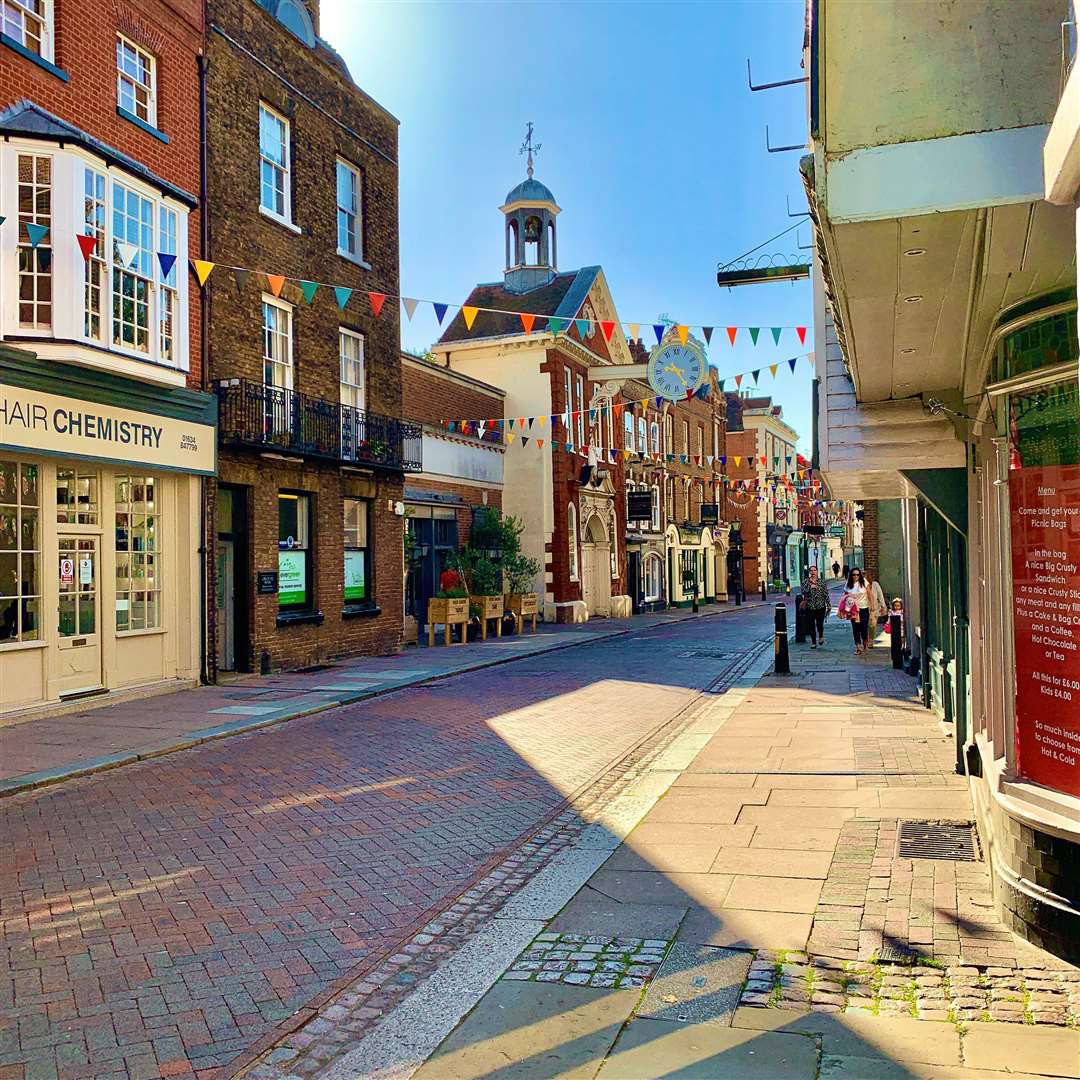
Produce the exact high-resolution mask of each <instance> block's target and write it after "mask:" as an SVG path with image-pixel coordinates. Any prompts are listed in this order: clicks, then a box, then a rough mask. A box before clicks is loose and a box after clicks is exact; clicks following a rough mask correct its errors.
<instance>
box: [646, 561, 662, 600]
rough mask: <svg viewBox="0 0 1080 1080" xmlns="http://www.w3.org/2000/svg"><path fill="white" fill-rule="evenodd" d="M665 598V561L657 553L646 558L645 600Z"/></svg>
mask: <svg viewBox="0 0 1080 1080" xmlns="http://www.w3.org/2000/svg"><path fill="white" fill-rule="evenodd" d="M663 597H664V560H663V559H662V558H660V556H659V555H657V554H656V552H655V551H653V552H650V553H649V554H648V555H646V556H645V599H646V600H662V599H663Z"/></svg>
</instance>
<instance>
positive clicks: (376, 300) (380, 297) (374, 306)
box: [367, 292, 386, 319]
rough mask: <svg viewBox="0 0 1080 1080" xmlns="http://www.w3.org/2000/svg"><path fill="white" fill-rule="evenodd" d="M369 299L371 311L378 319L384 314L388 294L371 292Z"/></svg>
mask: <svg viewBox="0 0 1080 1080" xmlns="http://www.w3.org/2000/svg"><path fill="white" fill-rule="evenodd" d="M367 295H368V299H369V300H370V301H371V310H372V311H373V312H374V313H375V318H376V319H377V318H378V317H379V316H380V315H381V314H382V306H383V304H385V303H386V293H381V292H369V293H368V294H367Z"/></svg>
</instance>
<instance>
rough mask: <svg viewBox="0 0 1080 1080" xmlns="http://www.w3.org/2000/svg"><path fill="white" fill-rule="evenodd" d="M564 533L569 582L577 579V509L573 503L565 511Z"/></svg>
mask: <svg viewBox="0 0 1080 1080" xmlns="http://www.w3.org/2000/svg"><path fill="white" fill-rule="evenodd" d="M566 531H567V543H568V553H569V565H570V580H571V581H577V579H578V532H577V507H575V506H574V504H573V503H570V505H569V506H568V507H567V509H566Z"/></svg>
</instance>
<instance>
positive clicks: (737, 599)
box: [735, 585, 742, 607]
mask: <svg viewBox="0 0 1080 1080" xmlns="http://www.w3.org/2000/svg"><path fill="white" fill-rule="evenodd" d="M735 606H736V607H742V589H741V588H739V586H738V585H736V586H735Z"/></svg>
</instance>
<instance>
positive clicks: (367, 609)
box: [341, 604, 382, 619]
mask: <svg viewBox="0 0 1080 1080" xmlns="http://www.w3.org/2000/svg"><path fill="white" fill-rule="evenodd" d="M381 614H382V608H381V607H379V605H378V604H369V605H364V606H361V605H360V604H349V605H347V606H346V607H343V608H342V609H341V617H342V618H343V619H362V618H365V617H367V618H371V617H373V616H375V615H381Z"/></svg>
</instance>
